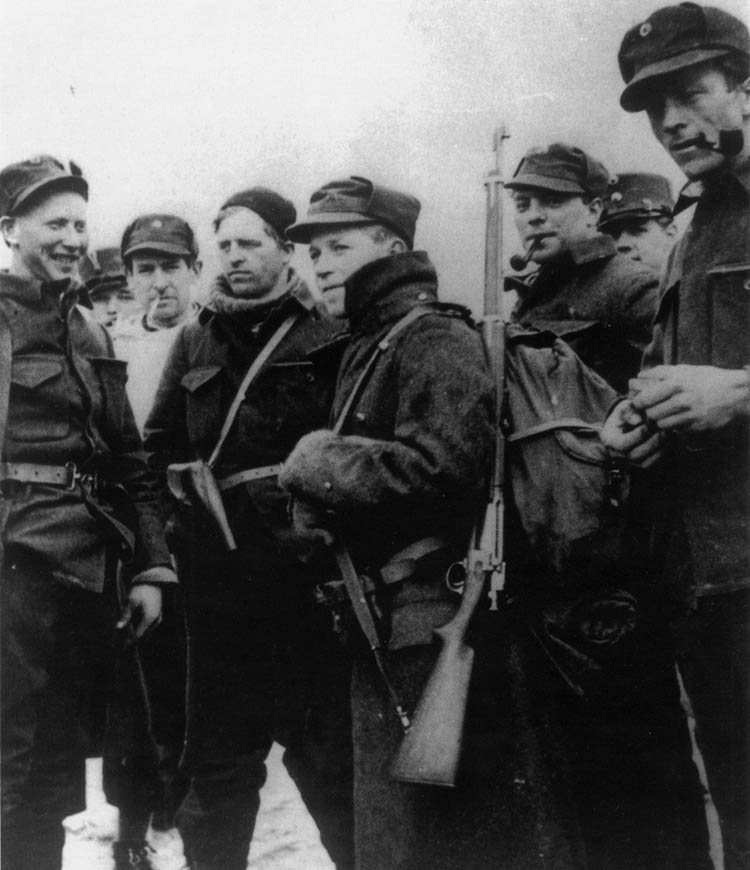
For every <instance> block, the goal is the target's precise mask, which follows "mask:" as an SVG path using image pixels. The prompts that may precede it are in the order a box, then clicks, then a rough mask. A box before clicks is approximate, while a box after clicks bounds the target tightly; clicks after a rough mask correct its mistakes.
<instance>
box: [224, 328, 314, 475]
mask: <svg viewBox="0 0 750 870" xmlns="http://www.w3.org/2000/svg"><path fill="white" fill-rule="evenodd" d="M299 317H300V312H297V313H295V314H290V315H289V317H287V319H286V320H285V321H284V322H283V323H282V324H281V326H279V328H278V329H277V330H276V332H274V334H273V335H272V336H271V338H270V339H269V340H268V342H267V343H266V344H265V345H264V347H263V348H262V349H261V351H260V353H259V354H258V356H256V357H255V359H254V360H253V362H252V364H251V365H250V368H249V369H248V370H247V372H246V373H245V377H244V378H243V379H242V383H241V384H240V386H239V389H238V390H237V393H236V395H235V397H234V399H233V401H232V404H231V405H230V406H229V410H228V411H227V416H226V418H225V420H224V425H223V426H222V427H221V434H220V435H219V440H218V441H217V442H216V447H214V450H213V453H212V454H211V458H210V459H209V460H208V465H209V467H211V468H212V467H213V466H214V465H215V464H216V461H217V460H218V458H219V453H220V452H221V448H222V447H223V446H224V442H225V441H226V438H227V435H229V430H230V429H231V428H232V424H233V423H234V419H235V417H236V416H237V411H239V409H240V405H241V404H242V400H243V399H244V398H245V393H247V390H248V387H249V386H250V384H251V383H252V382H253V381H254V380H255V378H256V377H257V376H258V373H259V372H260V370H261V369H262V368H263V366H264V365H265V364H266V362H267V361H268V358H269V357H270V356H271V354H272V353H273V352H274V351H275V350H276V348H277V347H278V346H279V344H280V343H281V340H282V339H283V338H284V336H285V335H286V334H287V332H289V330H290V329H291V328H292V327H293V326H294V324H295V323H296V321H297V319H298V318H299Z"/></svg>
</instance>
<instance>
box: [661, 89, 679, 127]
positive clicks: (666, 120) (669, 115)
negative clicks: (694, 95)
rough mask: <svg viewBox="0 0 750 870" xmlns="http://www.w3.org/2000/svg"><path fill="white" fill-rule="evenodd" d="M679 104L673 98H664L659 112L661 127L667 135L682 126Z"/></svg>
mask: <svg viewBox="0 0 750 870" xmlns="http://www.w3.org/2000/svg"><path fill="white" fill-rule="evenodd" d="M681 109H682V106H681V103H680V102H679V101H678V100H676V99H675V98H674V97H671V96H666V97H665V98H664V104H663V106H662V112H661V126H662V128H663V129H664V130H665V131H666V132H669V133H673V132H674V131H675V130H677V129H678V127H682V126H684V121H683V117H682V111H681Z"/></svg>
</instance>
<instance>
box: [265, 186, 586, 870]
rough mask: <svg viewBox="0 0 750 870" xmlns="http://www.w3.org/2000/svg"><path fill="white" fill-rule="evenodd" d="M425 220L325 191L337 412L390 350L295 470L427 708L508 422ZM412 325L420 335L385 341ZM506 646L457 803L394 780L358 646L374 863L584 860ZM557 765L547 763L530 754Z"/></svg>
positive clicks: (317, 262) (287, 472) (368, 193)
mask: <svg viewBox="0 0 750 870" xmlns="http://www.w3.org/2000/svg"><path fill="white" fill-rule="evenodd" d="M419 209H420V204H419V202H418V201H417V200H416V199H415V198H414V197H412V196H409V195H408V194H406V193H401V192H399V191H395V190H390V189H388V188H384V187H381V186H380V185H376V184H373V183H372V182H371V181H369V180H367V179H365V178H361V177H356V176H353V177H351V178H349V179H346V180H341V181H333V182H331V183H329V184H326V185H325V186H323V187H322V188H320V189H319V190H318V191H316V192H315V193H314V194H313V196H312V198H311V201H310V207H309V211H308V215H307V218H306V219H305V220H303V221H301V222H299V223H297V224H294V225H293V226H292V227H290V229H289V230H288V233H287V234H288V237H289V238H291V239H293V240H294V241H299V242H307V243H308V244H309V245H310V256H311V259H312V262H313V267H314V269H315V274H316V277H317V281H318V287H319V289H320V291H321V293H322V295H323V299H324V301H325V303H326V305H327V307H328V310H329V311H330V313H331V314H333V315H334V316H335V317H340V318H341V317H348V318H349V322H350V324H351V328H352V339H351V343H350V344H349V346H348V348H347V350H346V353H345V355H344V359H343V362H342V366H341V369H340V372H339V377H338V382H337V388H336V396H335V399H334V406H333V419H336V418H337V417H338V415H339V414H340V413H341V411H342V408H344V407H346V403H347V401H348V399H349V397H350V395H351V394H352V391H353V390H354V388H355V384H357V382H358V380H359V378H360V377H361V376H362V373H363V371H365V370H366V368H367V366H368V363H369V361H370V360H371V359H372V355H373V352H374V351H375V349H376V348H377V347H379V346H380V347H381V348H383V353H382V355H381V356H380V357H379V358H378V359H377V361H376V363H375V364H374V366H373V367H372V368H371V370H370V373H369V377H367V379H366V381H365V383H364V384H363V385H361V391H360V392H358V393H357V395H358V398H357V400H356V401H355V403H354V405H353V406H352V407H351V409H350V413H349V414H348V415H347V417H346V420H345V424H344V426H343V428H342V429H341V434H336V433H334V432H333V431H331V430H320V431H317V432H312V433H310V434H309V435H306V436H305V437H304V438H303V439H302V440H301V441H300V443H299V444H298V445H297V446H296V447H295V449H294V451H293V452H292V454H291V456H290V457H289V459H288V460H287V462H286V463H285V465H284V467H283V470H282V474H281V476H280V482H281V483H282V485H283V486H284V487H285V488H286V489H287V490H288V491H289V492H290V493H291V494H292V496H293V508H292V510H293V516H294V520H295V526H296V528H297V529H298V531H299V533H300V535H301V536H306V537H308V538H309V539H310V540H312V541H318V542H324V543H331V542H332V539H333V535H334V534H336V531H335V530H334V528H333V527H332V525H331V524H332V519H333V518H335V520H336V521H337V523H339V524H340V527H341V529H342V532H343V540H344V541H345V543H346V544H347V545H348V547H349V548H350V551H351V557H352V559H353V561H354V564H355V566H356V567H357V568H358V570H359V571H360V572H362V574H363V575H366V577H367V578H368V583H372V584H373V585H374V593H373V595H372V598H371V601H372V604H373V610H374V611H375V612H376V613H378V614H379V616H380V618H379V619H378V623H379V630H380V632H381V635H382V639H383V642H384V644H385V645H386V646H387V649H388V657H387V663H388V670H389V672H390V677H391V680H392V682H393V684H394V686H395V690H396V692H397V693H398V694H399V696H400V698H401V701H402V704H404V705H405V706H406V708H407V709H410V710H413V709H414V705H415V704H416V701H417V699H418V698H419V696H420V694H421V691H422V689H423V687H424V684H425V682H426V680H427V677H428V675H429V673H430V671H431V669H432V666H433V664H434V661H435V656H436V650H435V647H434V646H432V645H431V641H432V630H433V628H434V627H436V626H439V625H442V624H444V623H445V622H447V621H448V620H449V619H450V617H451V616H452V614H453V613H454V612H455V609H456V606H457V596H456V595H455V594H454V593H453V592H451V591H450V589H449V588H448V586H447V584H446V582H445V572H446V569H447V568H448V566H449V565H450V564H451V563H452V562H453V561H454V560H456V559H461V558H462V557H463V555H464V554H465V552H466V547H467V543H468V535H469V532H470V529H471V526H472V522H473V520H474V519H475V516H474V515H475V512H476V510H477V507H478V505H479V504H480V503H481V500H482V487H483V483H484V481H485V475H486V473H487V458H488V456H489V452H490V445H491V443H492V417H493V408H492V394H493V387H492V380H491V378H490V376H489V373H488V371H487V364H486V361H485V356H484V351H483V348H482V343H481V340H480V337H479V335H478V334H477V333H476V331H475V329H474V328H473V325H472V323H471V320H470V318H469V315H468V312H466V311H465V310H464V309H462V308H460V307H458V306H452V305H445V304H441V303H439V302H438V300H437V278H436V275H435V270H434V267H433V266H432V264H431V262H430V260H429V259H428V257H427V254H425V253H424V252H420V251H414V250H412V247H413V240H414V232H415V225H416V220H417V215H418V213H419ZM413 316H416V319H415V320H413V321H411V322H409V321H404V320H402V319H403V318H404V317H413ZM399 323H401V324H402V329H403V331H402V332H401V333H400V334H399V335H398V336H394V337H393V339H392V340H391V341H390V343H389V344H388V346H387V347H384V346H383V345H381V344H380V343H381V342H383V340H384V338H385V336H386V334H387V333H388V332H389V331H390V330H391V329H392V328H393V327H394V326H395V325H396V324H399ZM370 365H372V364H370ZM354 634H355V637H357V636H358V633H357V632H354ZM499 636H500V640H497V641H496V640H495V639H494V638H491V639H490V638H489V637H488V635H487V633H486V632H480V634H479V640H478V641H477V668H476V670H475V673H474V677H473V682H472V686H473V689H472V692H471V696H470V699H469V706H468V719H467V724H466V729H465V735H464V743H463V747H464V748H463V753H462V770H461V781H460V783H459V786H458V788H457V789H456V790H454V791H450V792H448V791H446V790H444V789H443V790H441V789H439V788H435V787H430V786H423V785H411V784H404V783H400V782H399V783H396V782H393V781H391V780H390V779H389V775H388V770H389V765H390V761H391V759H392V757H393V754H394V752H395V750H396V748H397V746H398V742H399V739H400V737H401V735H402V733H403V732H402V731H401V728H400V726H399V722H398V719H397V717H396V715H395V713H394V709H393V704H392V701H391V697H390V696H389V693H388V691H387V690H386V688H385V684H384V681H383V680H382V678H381V675H380V673H379V672H378V670H377V669H376V667H375V664H374V662H373V660H372V659H371V657H370V654H369V650H368V649H367V647H366V646H365V645H364V643H362V642H358V641H357V640H356V639H353V640H352V649H353V653H354V678H353V682H352V712H353V720H354V721H353V729H354V730H353V734H354V754H355V774H354V775H355V781H354V794H355V836H356V855H357V867H358V868H359V870H382V868H385V867H387V868H389V870H417V868H420V870H421V868H423V867H429V868H431V870H443V868H455V867H461V868H464V870H473V868H476V870H479V868H485V867H489V866H493V867H498V868H509V870H510V868H514V870H521V868H523V870H527V868H542V867H546V866H550V865H549V863H547V862H550V861H552V860H554V861H555V866H556V867H561V868H562V867H569V866H575V865H573V864H572V863H568V861H572V857H571V854H570V852H569V851H568V846H569V844H568V843H567V842H565V838H564V836H563V835H562V830H561V828H560V827H558V826H557V824H558V823H559V818H558V817H557V816H556V815H555V813H556V809H559V807H557V808H556V809H555V808H552V807H551V806H550V783H549V781H548V780H547V779H545V775H546V773H545V771H544V770H543V768H544V764H545V763H546V761H547V756H542V754H541V753H540V752H539V747H538V744H537V743H536V742H535V741H536V738H537V736H538V731H537V729H538V727H539V722H538V720H537V719H536V718H535V717H536V715H537V713H539V711H535V712H532V711H531V710H530V705H529V704H528V702H527V703H526V707H525V708H524V710H523V711H522V710H521V706H520V705H519V704H518V695H517V694H515V693H516V692H518V691H519V680H520V679H521V678H520V676H519V673H518V672H517V671H514V670H513V667H512V664H510V665H509V664H508V663H509V662H515V661H516V660H517V657H518V654H519V653H518V650H517V649H516V648H515V647H511V644H510V643H509V642H508V641H507V640H506V638H507V637H508V635H507V633H506V632H504V631H503V632H499ZM509 650H511V651H510V653H509ZM520 691H523V690H520ZM524 717H526V718H524ZM543 757H544V762H543V763H542V764H541V765H540V766H538V767H537V768H536V769H533V770H532V766H531V765H532V762H531V761H530V759H531V758H533V759H535V760H536V761H537V762H539V761H541V759H542V758H543Z"/></svg>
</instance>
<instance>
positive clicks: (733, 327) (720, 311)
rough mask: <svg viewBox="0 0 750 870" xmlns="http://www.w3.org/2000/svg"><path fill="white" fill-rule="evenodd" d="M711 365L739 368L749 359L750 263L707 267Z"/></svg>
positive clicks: (749, 360)
mask: <svg viewBox="0 0 750 870" xmlns="http://www.w3.org/2000/svg"><path fill="white" fill-rule="evenodd" d="M708 295H709V305H710V315H709V316H710V323H711V334H710V340H711V348H710V356H709V358H710V361H711V364H712V365H715V366H721V367H722V368H731V369H739V368H742V367H743V366H745V365H747V364H748V362H750V357H749V356H748V347H747V336H748V335H749V334H750V263H729V264H727V265H722V266H714V268H713V269H709V270H708Z"/></svg>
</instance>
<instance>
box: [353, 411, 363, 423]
mask: <svg viewBox="0 0 750 870" xmlns="http://www.w3.org/2000/svg"><path fill="white" fill-rule="evenodd" d="M354 419H355V420H357V421H358V422H359V423H364V422H365V415H364V414H363V413H362V412H361V411H357V413H356V414H355V415H354Z"/></svg>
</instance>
